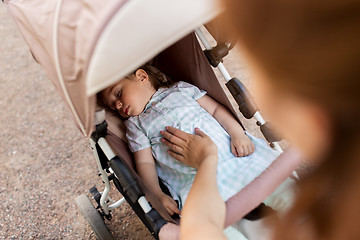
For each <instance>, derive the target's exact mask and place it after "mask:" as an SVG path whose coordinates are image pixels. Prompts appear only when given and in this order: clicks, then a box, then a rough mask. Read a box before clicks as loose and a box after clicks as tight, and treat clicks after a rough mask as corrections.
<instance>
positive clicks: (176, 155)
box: [168, 150, 185, 162]
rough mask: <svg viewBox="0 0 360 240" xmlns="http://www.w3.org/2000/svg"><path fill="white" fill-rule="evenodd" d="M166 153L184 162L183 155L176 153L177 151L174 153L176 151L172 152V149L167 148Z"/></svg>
mask: <svg viewBox="0 0 360 240" xmlns="http://www.w3.org/2000/svg"><path fill="white" fill-rule="evenodd" d="M168 154H169V155H170V156H171V157H173V158H175V159H176V160H178V161H180V162H184V161H185V159H184V157H183V156H182V155H180V154H178V153H176V152H174V151H171V150H168Z"/></svg>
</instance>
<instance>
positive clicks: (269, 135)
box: [260, 122, 282, 142]
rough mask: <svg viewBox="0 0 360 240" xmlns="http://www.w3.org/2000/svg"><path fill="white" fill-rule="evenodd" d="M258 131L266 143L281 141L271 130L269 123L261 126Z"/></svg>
mask: <svg viewBox="0 0 360 240" xmlns="http://www.w3.org/2000/svg"><path fill="white" fill-rule="evenodd" d="M260 130H261V132H262V134H263V135H264V137H265V139H266V140H267V141H268V142H278V141H281V139H282V138H281V137H280V136H278V135H276V134H275V133H274V130H273V129H272V127H271V124H270V123H269V122H267V123H265V124H263V125H261V126H260Z"/></svg>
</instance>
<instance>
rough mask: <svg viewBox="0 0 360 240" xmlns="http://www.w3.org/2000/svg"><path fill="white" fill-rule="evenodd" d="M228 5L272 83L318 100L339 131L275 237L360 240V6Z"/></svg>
mask: <svg viewBox="0 0 360 240" xmlns="http://www.w3.org/2000/svg"><path fill="white" fill-rule="evenodd" d="M224 2H225V4H226V7H227V12H228V14H229V15H230V17H231V23H232V24H233V27H234V28H233V30H234V31H236V33H237V36H238V38H239V42H240V43H241V46H242V47H243V48H244V50H245V51H246V52H247V53H248V55H249V56H250V57H252V59H253V60H254V61H255V63H256V64H258V67H260V68H261V70H262V71H264V73H265V74H267V76H268V79H269V81H271V84H273V85H274V86H276V87H277V88H280V89H283V90H285V91H291V92H292V93H295V94H297V95H298V96H301V97H304V98H307V99H310V100H312V101H314V102H316V103H317V104H319V105H320V106H322V107H323V108H324V109H325V111H327V113H328V114H329V116H330V118H331V121H332V124H333V126H334V129H333V131H334V132H333V134H332V136H333V139H332V148H331V150H330V152H328V153H327V156H326V157H325V158H324V159H323V161H322V164H321V165H320V166H318V167H317V168H316V169H315V170H314V171H313V172H312V173H311V174H309V175H308V176H307V177H306V178H305V179H303V180H302V181H301V183H300V186H299V188H300V191H299V194H298V196H297V199H296V201H295V203H294V206H293V208H292V209H291V210H290V211H289V212H288V213H287V214H286V215H285V216H284V218H282V219H280V220H279V221H278V223H277V228H276V231H275V239H360V227H359V223H358V221H359V218H360V124H359V123H357V121H358V119H359V118H360V106H359V105H360V93H359V90H360V45H359V44H360V2H359V1H358V0H341V1H335V0H329V1H319V0H311V1H306V0H305V1H304V0H290V1H289V0H271V1H267V0H265V1H264V0H261V1H260V0H251V1H238V0H225V1H224Z"/></svg>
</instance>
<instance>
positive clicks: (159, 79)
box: [133, 63, 174, 90]
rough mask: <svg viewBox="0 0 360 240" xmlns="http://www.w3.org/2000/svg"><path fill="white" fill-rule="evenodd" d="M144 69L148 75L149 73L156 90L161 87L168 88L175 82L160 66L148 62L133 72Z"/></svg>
mask: <svg viewBox="0 0 360 240" xmlns="http://www.w3.org/2000/svg"><path fill="white" fill-rule="evenodd" d="M139 69H142V70H144V71H145V72H146V73H147V75H149V80H150V82H151V84H152V86H153V87H154V88H155V90H158V89H159V88H161V87H164V88H167V87H171V85H173V84H174V82H173V81H172V80H171V78H170V77H168V76H166V74H165V73H163V72H162V71H160V70H159V69H158V68H156V67H154V66H153V65H151V64H149V63H146V64H144V65H142V66H141V67H139V68H138V69H136V70H135V71H134V73H133V74H135V73H136V71H137V70H139Z"/></svg>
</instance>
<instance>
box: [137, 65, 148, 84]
mask: <svg viewBox="0 0 360 240" xmlns="http://www.w3.org/2000/svg"><path fill="white" fill-rule="evenodd" d="M135 77H136V79H138V80H139V81H142V82H147V81H148V80H149V75H148V74H147V73H146V72H145V70H143V69H141V68H140V69H138V70H136V72H135Z"/></svg>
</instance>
